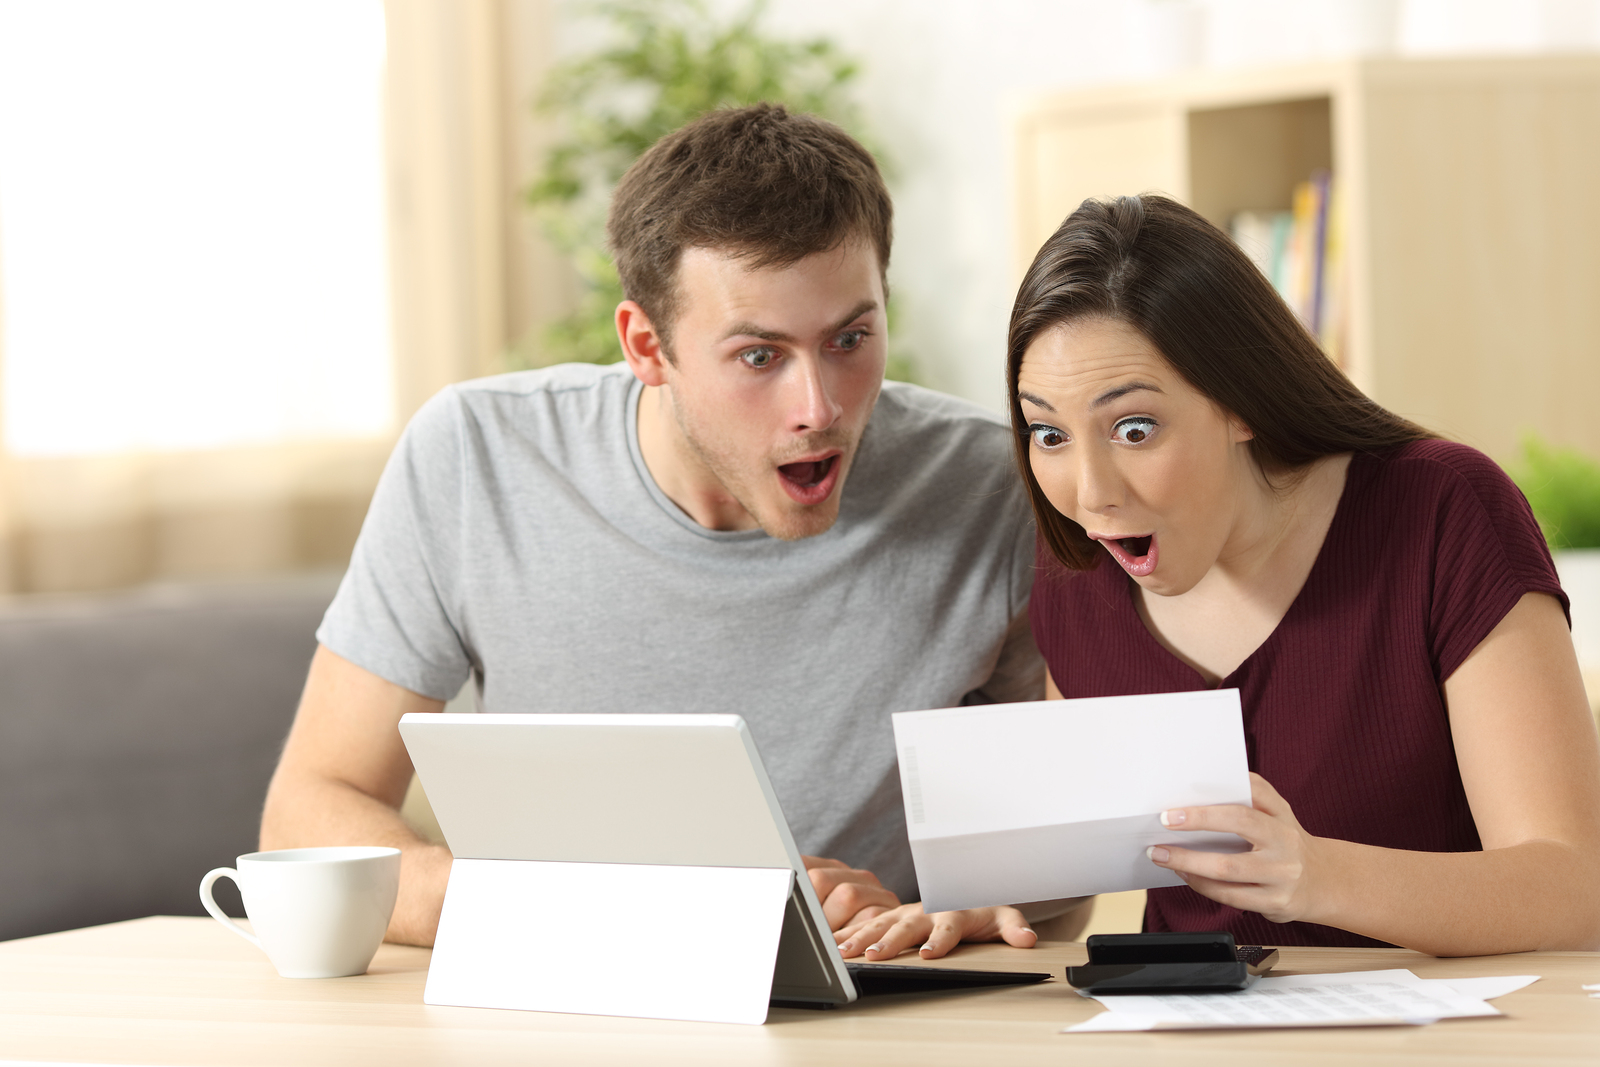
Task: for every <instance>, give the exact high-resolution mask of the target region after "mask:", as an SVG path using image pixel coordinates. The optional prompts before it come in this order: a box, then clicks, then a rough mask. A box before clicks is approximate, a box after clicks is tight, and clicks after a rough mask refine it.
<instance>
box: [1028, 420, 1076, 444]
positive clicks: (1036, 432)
mask: <svg viewBox="0 0 1600 1067" xmlns="http://www.w3.org/2000/svg"><path fill="white" fill-rule="evenodd" d="M1028 434H1029V436H1031V437H1032V438H1033V443H1034V445H1035V447H1038V448H1046V449H1048V448H1060V447H1061V446H1062V445H1064V444H1066V443H1067V435H1066V434H1064V433H1062V432H1061V431H1060V430H1058V429H1056V428H1055V427H1054V426H1046V425H1045V424H1044V423H1042V422H1036V423H1034V424H1033V425H1032V426H1029V427H1028Z"/></svg>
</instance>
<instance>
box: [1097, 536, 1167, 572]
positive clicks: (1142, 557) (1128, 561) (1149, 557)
mask: <svg viewBox="0 0 1600 1067" xmlns="http://www.w3.org/2000/svg"><path fill="white" fill-rule="evenodd" d="M1095 540H1096V541H1099V542H1100V543H1101V544H1102V545H1105V546H1106V551H1108V552H1110V553H1111V555H1112V557H1113V558H1114V559H1115V560H1116V561H1117V562H1118V563H1120V564H1122V569H1123V570H1125V571H1127V572H1128V573H1129V574H1131V575H1133V576H1134V577H1135V578H1146V577H1149V575H1150V573H1151V572H1152V571H1154V570H1155V569H1156V557H1157V555H1158V552H1157V549H1156V535H1155V534H1141V535H1140V536H1138V537H1101V536H1100V535H1098V534H1097V535H1095Z"/></svg>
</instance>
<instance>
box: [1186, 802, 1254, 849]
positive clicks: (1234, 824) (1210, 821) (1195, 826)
mask: <svg viewBox="0 0 1600 1067" xmlns="http://www.w3.org/2000/svg"><path fill="white" fill-rule="evenodd" d="M1161 825H1162V826H1165V827H1166V828H1167V829H1169V830H1178V831H1182V832H1190V831H1194V830H1210V831H1212V832H1214V833H1224V834H1238V835H1239V836H1240V837H1242V838H1244V839H1245V840H1246V841H1249V842H1251V843H1255V842H1256V841H1257V840H1259V839H1261V838H1262V837H1263V836H1264V835H1266V834H1268V833H1270V830H1271V827H1272V826H1273V825H1274V823H1273V818H1272V816H1271V815H1268V814H1266V813H1265V812H1260V811H1257V810H1255V809H1254V808H1247V807H1245V806H1244V805H1243V804H1213V805H1210V806H1208V807H1202V808H1168V809H1167V810H1166V811H1164V812H1162V813H1161Z"/></svg>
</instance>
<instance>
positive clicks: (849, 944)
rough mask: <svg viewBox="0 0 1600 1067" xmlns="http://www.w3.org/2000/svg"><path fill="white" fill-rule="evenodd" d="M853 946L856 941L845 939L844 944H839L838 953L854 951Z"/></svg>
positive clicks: (845, 953)
mask: <svg viewBox="0 0 1600 1067" xmlns="http://www.w3.org/2000/svg"><path fill="white" fill-rule="evenodd" d="M855 947H856V943H855V942H854V941H846V942H845V943H844V944H842V945H840V946H839V955H841V956H848V955H850V953H852V952H854V951H855Z"/></svg>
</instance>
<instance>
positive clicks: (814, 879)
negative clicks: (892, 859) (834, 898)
mask: <svg viewBox="0 0 1600 1067" xmlns="http://www.w3.org/2000/svg"><path fill="white" fill-rule="evenodd" d="M806 876H807V877H809V878H810V879H811V887H812V888H813V889H815V890H816V891H817V896H818V897H819V898H820V897H825V896H827V895H828V894H829V893H831V892H833V891H834V890H835V889H836V888H838V887H839V886H842V885H847V884H850V883H855V884H858V885H870V886H874V887H876V888H878V889H882V888H883V883H882V882H880V881H878V876H877V875H875V874H873V873H872V872H871V871H858V870H856V869H854V868H852V867H814V868H812V869H811V870H808V871H806Z"/></svg>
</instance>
